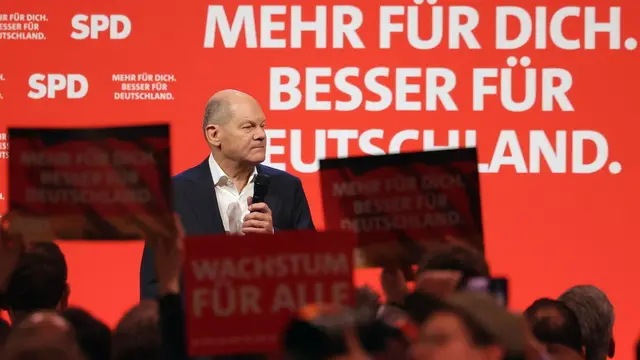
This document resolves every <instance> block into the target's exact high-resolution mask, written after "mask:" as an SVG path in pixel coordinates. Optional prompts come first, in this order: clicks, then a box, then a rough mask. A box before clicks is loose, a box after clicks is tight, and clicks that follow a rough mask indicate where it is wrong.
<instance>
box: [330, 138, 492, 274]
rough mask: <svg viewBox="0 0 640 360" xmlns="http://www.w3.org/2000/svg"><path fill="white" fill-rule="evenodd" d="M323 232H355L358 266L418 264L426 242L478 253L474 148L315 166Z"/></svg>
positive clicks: (333, 161) (479, 227)
mask: <svg viewBox="0 0 640 360" xmlns="http://www.w3.org/2000/svg"><path fill="white" fill-rule="evenodd" d="M320 181H321V183H322V200H323V207H324V215H325V222H326V227H327V229H328V230H349V231H353V232H355V233H357V234H358V249H357V250H356V255H357V256H356V266H357V267H387V266H391V267H396V266H397V267H401V268H405V269H406V268H407V267H408V266H410V265H413V264H416V263H417V262H418V261H419V259H420V257H421V255H422V254H423V253H424V252H425V251H427V250H428V246H429V244H433V243H437V242H443V241H450V240H454V239H455V240H459V241H464V242H468V243H469V244H471V245H473V246H474V247H477V248H479V249H480V250H483V236H482V215H481V206H480V185H479V177H478V159H477V152H476V149H475V148H466V149H455V150H438V151H429V152H417V153H405V154H396V155H382V156H364V157H354V158H342V159H327V160H321V161H320Z"/></svg>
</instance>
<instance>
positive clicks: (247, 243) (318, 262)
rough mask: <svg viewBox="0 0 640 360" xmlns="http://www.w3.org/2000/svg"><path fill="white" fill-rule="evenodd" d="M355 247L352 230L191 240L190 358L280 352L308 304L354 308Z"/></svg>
mask: <svg viewBox="0 0 640 360" xmlns="http://www.w3.org/2000/svg"><path fill="white" fill-rule="evenodd" d="M355 243H356V238H355V235H354V234H353V233H348V232H328V233H322V232H313V231H291V232H288V231H285V232H276V233H275V234H274V235H268V236H266V235H258V234H248V235H246V236H233V237H230V236H224V235H218V236H198V237H188V238H186V239H185V253H186V254H185V262H184V268H183V274H184V289H185V291H184V294H185V308H186V314H187V319H186V322H187V323H186V325H187V341H188V350H189V355H190V356H209V355H223V354H240V353H244V354H249V353H253V354H257V353H271V352H277V351H279V350H281V349H280V334H281V333H282V331H283V330H284V329H285V328H286V326H287V325H288V322H289V321H290V320H291V319H292V316H293V315H295V313H296V312H297V310H298V309H300V308H301V307H303V306H304V305H306V304H316V303H322V304H339V305H347V306H350V305H352V302H353V299H354V287H353V274H352V271H353V250H354V246H355Z"/></svg>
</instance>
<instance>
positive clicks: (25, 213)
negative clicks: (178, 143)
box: [9, 125, 175, 240]
mask: <svg viewBox="0 0 640 360" xmlns="http://www.w3.org/2000/svg"><path fill="white" fill-rule="evenodd" d="M9 144H10V147H11V157H10V159H9V174H10V176H9V178H10V181H9V208H10V211H11V213H12V220H11V226H14V225H15V226H18V227H19V228H22V229H25V228H26V229H29V228H31V229H37V230H38V231H41V232H43V233H44V232H46V233H51V234H53V236H54V237H55V238H56V239H63V240H77V239H83V240H129V239H141V238H147V237H149V236H167V235H169V234H171V233H173V231H174V230H173V229H174V227H175V225H174V222H173V215H172V202H171V173H170V171H171V170H170V169H171V166H170V148H169V126H168V125H153V126H133V127H118V128H103V129H26V128H20V129H19V128H13V129H9ZM34 231H35V230H34Z"/></svg>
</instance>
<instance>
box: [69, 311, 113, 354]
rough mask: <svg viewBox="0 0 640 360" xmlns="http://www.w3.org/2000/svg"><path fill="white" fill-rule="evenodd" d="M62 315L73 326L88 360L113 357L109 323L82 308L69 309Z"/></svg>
mask: <svg viewBox="0 0 640 360" xmlns="http://www.w3.org/2000/svg"><path fill="white" fill-rule="evenodd" d="M61 315H62V317H64V318H65V319H66V320H67V321H68V322H69V323H70V324H71V325H72V326H73V328H74V330H75V334H76V340H77V342H78V345H79V346H80V348H81V349H82V352H83V353H84V355H85V357H86V358H87V360H109V359H110V358H111V329H109V327H108V326H107V325H105V324H104V323H102V322H101V321H100V320H98V319H96V318H95V317H93V316H92V315H91V314H89V313H88V312H86V311H84V310H82V309H76V308H73V309H67V310H66V311H64V312H63V313H62V314H61Z"/></svg>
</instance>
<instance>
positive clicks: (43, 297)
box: [4, 242, 69, 323]
mask: <svg viewBox="0 0 640 360" xmlns="http://www.w3.org/2000/svg"><path fill="white" fill-rule="evenodd" d="M5 293H6V294H5V295H6V299H5V301H6V304H4V305H5V306H6V307H7V310H8V311H9V316H10V317H11V320H12V322H13V323H17V322H20V321H21V320H22V319H23V318H24V317H25V316H27V315H28V314H30V313H33V312H35V311H38V310H57V311H64V310H65V309H66V308H67V306H68V300H69V284H68V283H67V262H66V260H65V257H64V254H63V253H62V251H61V250H60V248H59V247H58V245H56V244H55V243H53V242H44V243H35V244H33V245H31V246H30V247H29V248H27V249H26V250H25V251H24V252H23V253H22V254H21V255H20V259H19V260H18V264H17V266H16V268H15V270H14V272H13V273H12V275H11V278H10V279H9V282H8V284H7V287H6V290H5Z"/></svg>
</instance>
